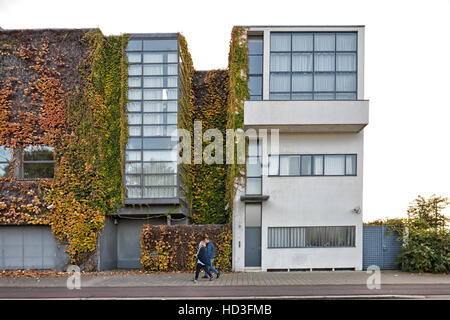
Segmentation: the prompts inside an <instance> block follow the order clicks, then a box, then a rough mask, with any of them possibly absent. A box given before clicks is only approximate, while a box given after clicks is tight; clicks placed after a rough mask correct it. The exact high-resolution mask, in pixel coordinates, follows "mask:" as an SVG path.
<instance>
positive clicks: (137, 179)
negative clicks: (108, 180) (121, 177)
mask: <svg viewBox="0 0 450 320" xmlns="http://www.w3.org/2000/svg"><path fill="white" fill-rule="evenodd" d="M125 185H127V186H139V185H141V176H130V175H125Z"/></svg>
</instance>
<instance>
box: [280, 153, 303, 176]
mask: <svg viewBox="0 0 450 320" xmlns="http://www.w3.org/2000/svg"><path fill="white" fill-rule="evenodd" d="M299 174H300V156H280V175H281V176H292V175H294V176H296V175H299Z"/></svg>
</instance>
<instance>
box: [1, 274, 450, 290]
mask: <svg viewBox="0 0 450 320" xmlns="http://www.w3.org/2000/svg"><path fill="white" fill-rule="evenodd" d="M0 275H1V271H0ZM193 276H194V274H193V273H139V272H135V271H131V272H121V271H119V272H100V273H96V274H81V286H82V287H85V288H86V287H97V288H98V287H179V286H291V285H292V286H299V285H308V286H311V285H366V281H367V278H368V277H369V276H370V274H368V273H366V272H365V271H335V272H329V271H314V272H248V273H227V274H223V275H221V276H220V278H219V279H216V278H215V277H214V281H209V280H208V279H201V278H200V279H199V281H198V283H193V282H192V278H193ZM66 282H67V276H66V275H65V274H60V275H59V276H44V277H42V276H41V277H18V278H14V277H9V276H0V287H3V288H6V287H23V288H25V287H40V288H43V287H53V288H57V287H66ZM381 283H382V284H396V285H400V284H416V285H420V284H450V275H442V274H413V273H406V272H400V271H387V270H386V271H382V272H381Z"/></svg>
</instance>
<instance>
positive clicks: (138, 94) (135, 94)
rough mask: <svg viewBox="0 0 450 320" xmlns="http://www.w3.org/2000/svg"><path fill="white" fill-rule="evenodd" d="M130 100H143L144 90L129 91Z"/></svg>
mask: <svg viewBox="0 0 450 320" xmlns="http://www.w3.org/2000/svg"><path fill="white" fill-rule="evenodd" d="M128 99H130V100H141V99H142V90H140V89H130V90H128Z"/></svg>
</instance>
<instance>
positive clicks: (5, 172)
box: [0, 146, 11, 178]
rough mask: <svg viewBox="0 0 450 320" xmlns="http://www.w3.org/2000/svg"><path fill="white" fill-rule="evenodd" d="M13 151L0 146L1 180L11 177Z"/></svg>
mask: <svg viewBox="0 0 450 320" xmlns="http://www.w3.org/2000/svg"><path fill="white" fill-rule="evenodd" d="M10 162H11V151H10V149H9V148H6V147H3V146H0V178H7V177H9V176H10V171H11V170H10V168H11V163H10Z"/></svg>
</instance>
